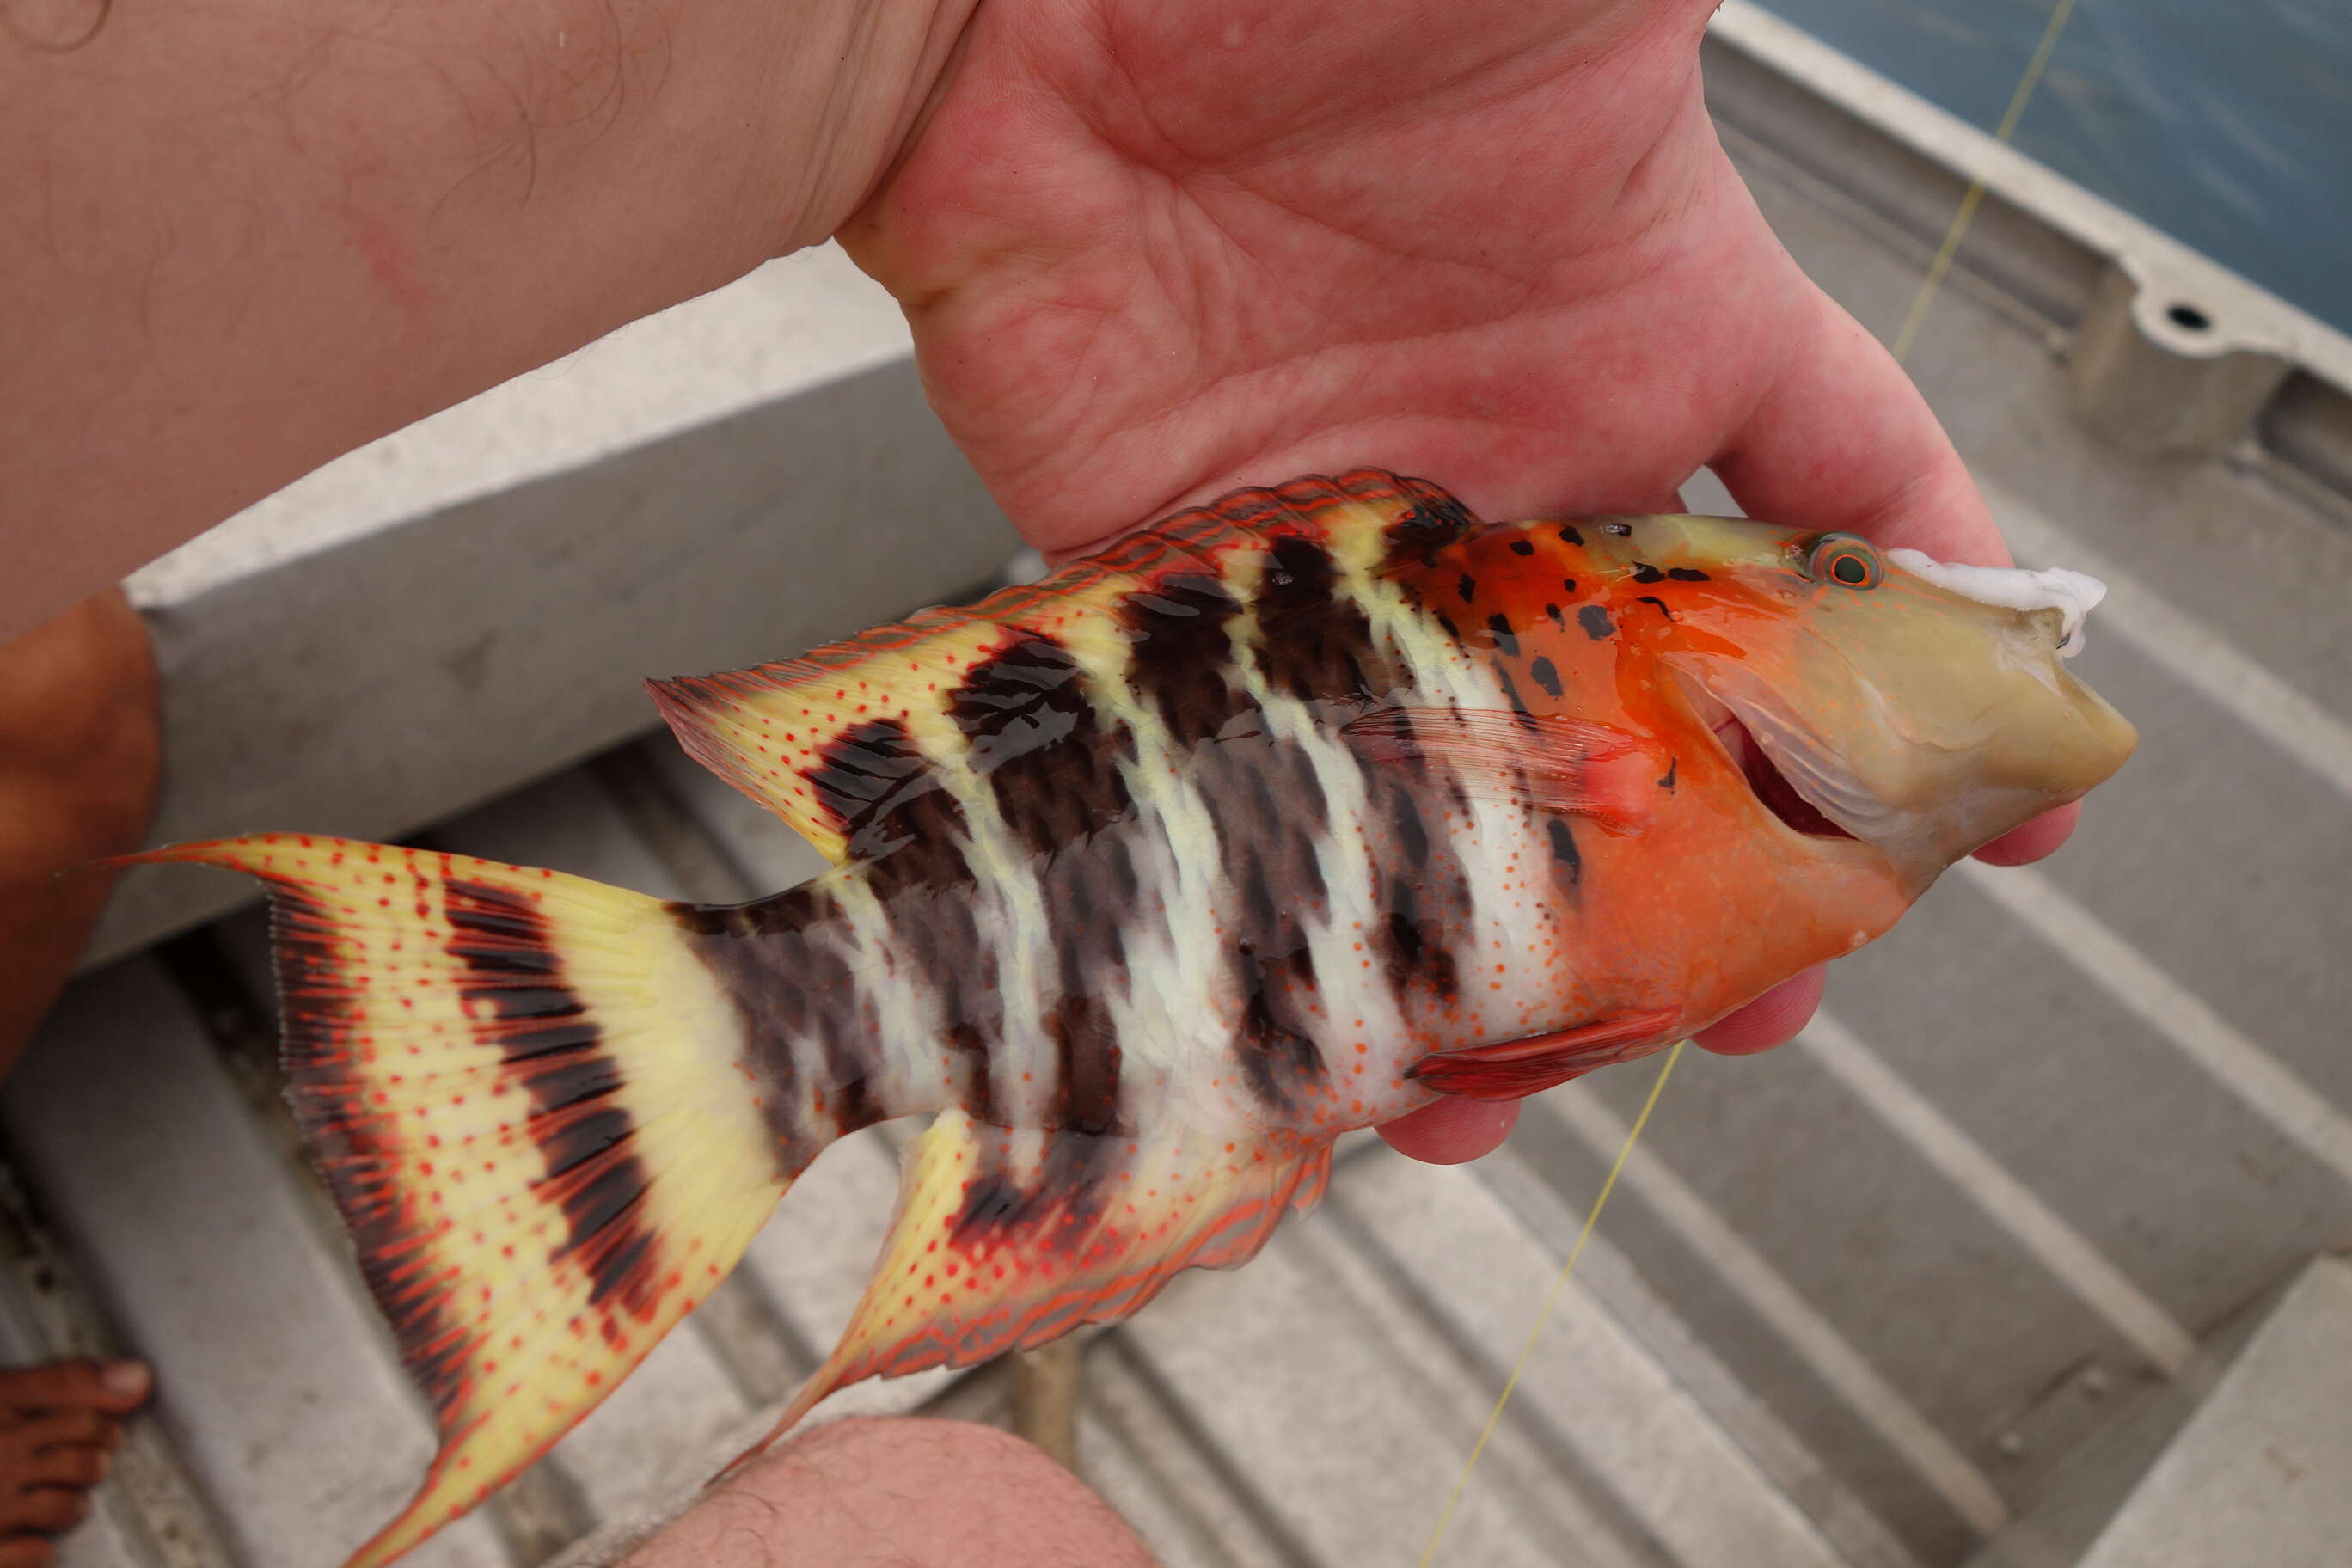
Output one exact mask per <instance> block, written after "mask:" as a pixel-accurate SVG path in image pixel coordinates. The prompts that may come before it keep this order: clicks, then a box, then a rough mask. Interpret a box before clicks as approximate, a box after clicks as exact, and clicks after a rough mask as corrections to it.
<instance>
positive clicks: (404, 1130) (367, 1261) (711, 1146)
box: [135, 834, 814, 1568]
mask: <svg viewBox="0 0 2352 1568" xmlns="http://www.w3.org/2000/svg"><path fill="white" fill-rule="evenodd" d="M135 858H137V859H142V860H185V861H197V862H202V863H205V864H208V865H215V866H225V867H229V868H234V869H236V870H240V871H247V872H250V873H252V874H253V875H255V876H257V877H259V878H262V879H265V880H266V881H267V882H268V884H269V889H270V901H271V907H272V912H273V915H274V917H275V921H274V924H275V931H276V937H277V953H278V986H279V991H280V994H281V998H282V1003H283V1012H284V1018H285V1033H286V1064H287V1070H288V1075H289V1080H290V1081H289V1089H288V1094H289V1099H290V1100H292V1102H293V1106H294V1110H295V1114H296V1115H297V1116H298V1117H299V1119H300V1121H301V1123H302V1126H303V1128H304V1130H305V1131H307V1132H308V1133H309V1134H310V1139H311V1141H312V1143H313V1146H314V1147H315V1148H316V1149H317V1151H318V1153H319V1157H320V1163H321V1165H322V1166H323V1168H324V1170H325V1173H326V1176H327V1180H328V1182H329V1184H331V1186H332V1188H333V1190H334V1194H335V1199H336V1202H337V1204H338V1205H340V1207H341V1210H342V1214H343V1218H344V1220H345V1222H346V1223H347V1224H349V1226H351V1230H352V1238H353V1240H354V1242H355V1243H356V1245H357V1247H358V1250H359V1257H360V1264H361V1268H362V1270H363V1271H364V1273H365V1274H366V1277H367V1282H368V1286H369V1289H371V1290H372V1291H373V1293H374V1295H375V1299H376V1301H377V1303H378V1304H379V1305H380V1306H381V1307H382V1308H383V1311H384V1314H385V1316H386V1317H387V1318H389V1319H390V1320H391V1322H392V1325H393V1330H394V1333H395V1335H396V1336H397V1338H398V1341H399V1345H400V1353H401V1357H402V1360H403V1361H404V1363H406V1365H407V1367H408V1371H409V1373H410V1374H411V1375H412V1376H413V1377H415V1380H416V1383H417V1385H418V1386H419V1387H420V1388H422V1389H423V1390H424V1392H425V1396H426V1398H428V1399H429V1400H430V1401H431V1402H432V1404H433V1407H434V1410H435V1413H436V1415H437V1417H438V1420H439V1424H440V1432H441V1451H440V1453H439V1454H438V1456H437V1457H436V1458H435V1459H434V1462H433V1468H432V1470H431V1471H430V1473H429V1474H428V1475H427V1476H426V1477H425V1483H424V1486H423V1487H422V1488H421V1489H419V1490H418V1492H417V1494H416V1497H415V1500H413V1501H412V1502H411V1503H410V1504H409V1505H408V1508H407V1510H405V1511H404V1512H403V1513H402V1514H401V1516H400V1517H399V1518H398V1519H396V1520H394V1521H393V1522H392V1523H390V1524H389V1525H387V1526H385V1527H384V1529H383V1531H380V1532H379V1533H378V1534H377V1535H376V1537H375V1538H374V1539H373V1540H372V1541H370V1542H368V1543H367V1544H366V1545H364V1546H362V1548H361V1549H360V1550H359V1552H358V1553H357V1554H356V1555H355V1556H354V1557H353V1558H352V1564H351V1568H373V1565H374V1564H379V1563H388V1562H390V1561H391V1560H392V1559H393V1558H394V1557H396V1556H398V1555H399V1554H400V1553H402V1552H405V1551H406V1550H408V1548H410V1547H412V1546H414V1545H415V1544H416V1543H417V1542H420V1541H422V1540H424V1539H425V1537H426V1536H427V1535H430V1534H431V1533H432V1532H433V1531H435V1530H437V1529H438V1528H440V1526H442V1525H443V1524H445V1523H446V1522H447V1521H449V1520H451V1519H452V1518H454V1517H456V1516H457V1515H458V1514H460V1513H462V1512H464V1511H465V1510H467V1509H470V1508H472V1507H473V1506H474V1505H475V1504H476V1503H478V1502H480V1501H481V1500H483V1499H484V1498H486V1497H488V1495H489V1493H490V1492H491V1491H492V1490H493V1489H496V1488H497V1487H498V1486H499V1485H500V1484H502V1483H503V1482H504V1481H506V1480H507V1479H509V1478H510V1477H511V1476H513V1475H514V1474H515V1473H516V1472H517V1471H518V1470H520V1469H521V1468H523V1467H524V1466H525V1465H528V1464H529V1463H530V1462H531V1461H532V1460H534V1459H536V1458H538V1457H539V1456H540V1455H541V1454H542V1453H544V1452H545V1451H546V1450H547V1448H548V1447H549V1446H550V1445H551V1444H552V1443H554V1441H555V1440H556V1439H557V1438H558V1437H560V1436H562V1435H563V1434H564V1433H565V1432H566V1431H568V1430H570V1428H571V1427H572V1425H573V1424H574V1423H576V1422H577V1421H579V1419H580V1418H581V1417H582V1416H583V1415H586V1414H587V1413H588V1412H589V1411H590V1410H591V1409H593V1408H594V1407H595V1405H596V1404H597V1402H598V1401H599V1400H601V1399H603V1398H604V1395H605V1394H609V1393H611V1392H612V1390H613V1387H614V1384H617V1383H619V1382H620V1380H621V1379H622V1378H623V1377H625V1376H626V1375H627V1374H628V1373H629V1372H630V1371H631V1370H632V1369H633V1368H635V1365H636V1364H637V1363H638V1362H640V1361H642V1360H643V1359H644V1358H645V1356H646V1352H648V1351H650V1350H652V1349H653V1347H654V1345H655V1344H656V1342H658V1341H659V1340H660V1339H661V1337H662V1335H663V1334H665V1333H667V1331H669V1329H670V1328H671V1327H672V1326H673V1325H674V1324H676V1323H677V1321H678V1320H679V1319H680V1318H682V1317H684V1316H685V1315H686V1313H687V1312H688V1310H691V1309H692V1308H693V1307H694V1306H695V1304H696V1303H698V1301H700V1300H702V1298H703V1297H704V1296H705V1295H706V1294H708V1293H709V1289H710V1288H711V1287H712V1286H714V1285H716V1284H717V1283H718V1282H719V1279H720V1278H721V1277H723V1276H724V1275H725V1274H726V1273H727V1271H728V1270H729V1269H730V1268H733V1267H734V1265H735V1262H736V1260H737V1259H738V1258H740V1257H741V1255H742V1252H743V1248H744V1247H745V1246H746V1245H747V1244H748V1243H749V1242H750V1241H751V1236H752V1234H753V1232H755V1231H756V1230H757V1229H758V1228H759V1226H760V1225H761V1222H762V1221H763V1220H764V1219H766V1217H767V1215H768V1213H769V1211H770V1210H771V1209H772V1208H773V1207H774V1205H775V1202H776V1200H777V1198H779V1197H780V1196H781V1195H782V1193H783V1190H784V1188H785V1186H786V1185H787V1184H788V1181H789V1175H788V1173H787V1170H786V1167H785V1164H784V1152H783V1151H782V1150H780V1149H779V1148H778V1147H777V1145H776V1141H775V1139H774V1137H773V1136H772V1133H771V1132H770V1131H769V1129H768V1126H767V1124H766V1121H765V1119H764V1117H763V1116H762V1114H761V1110H760V1109H759V1104H758V1101H757V1099H756V1097H755V1095H754V1092H753V1090H752V1089H751V1087H750V1086H749V1085H747V1083H746V1081H745V1076H744V1075H745V1070H746V1069H745V1064H744V1063H743V1062H742V1060H741V1056H740V1047H741V1042H742V1040H743V1036H744V1026H743V1023H742V1021H741V1019H740V1016H739V1015H738V1014H737V1012H736V1010H735V1008H734V1005H733V1004H732V1003H731V1002H730V1000H729V999H728V997H727V996H726V995H725V994H723V993H722V992H721V990H720V989H719V986H718V984H716V983H715V982H714V981H713V980H712V978H711V977H710V975H709V972H708V971H707V970H705V969H704V968H703V966H702V964H701V963H699V961H698V960H697V959H696V958H695V957H694V955H693V953H692V952H689V951H688V948H687V947H686V945H685V943H684V942H683V941H682V940H681V936H680V932H679V931H678V928H677V925H676V924H675V923H674V922H673V921H672V920H671V919H670V917H669V915H668V912H667V906H665V905H664V904H662V903H661V902H660V901H659V900H655V899H649V898H646V897H644V896H643V895H641V894H637V893H632V892H626V891H624V890H622V889H617V888H608V887H604V886H603V885H601V884H599V883H595V882H591V881H586V880H583V879H580V878H577V877H567V876H564V875H562V874H560V873H558V872H553V871H541V870H532V869H526V868H520V867H515V866H503V865H499V864H496V863H494V862H490V861H485V860H476V859H472V858H467V857H465V856H458V855H442V854H436V853H433V852H430V851H425V850H415V849H401V848H394V847H389V846H384V845H376V844H362V843H357V842H353V841H352V840H348V839H340V838H323V837H298V836H294V835H289V834H277V835H270V836H266V837H251V838H237V839H226V840H221V841H217V842H213V843H206V844H186V845H179V846H175V847H171V848H168V849H159V850H155V851H152V852H151V853H149V854H146V855H142V856H138V857H135ZM813 1153H814V1151H813V1150H811V1151H803V1152H800V1156H799V1159H798V1160H797V1161H796V1162H795V1163H794V1165H793V1168H795V1169H796V1168H798V1165H800V1164H804V1163H806V1161H807V1159H808V1157H809V1156H810V1155H811V1154H813Z"/></svg>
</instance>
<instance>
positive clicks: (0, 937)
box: [0, 589, 158, 1074]
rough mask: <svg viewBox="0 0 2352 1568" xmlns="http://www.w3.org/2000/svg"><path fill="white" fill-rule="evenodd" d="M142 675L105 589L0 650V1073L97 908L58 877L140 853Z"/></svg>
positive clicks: (152, 768)
mask: <svg viewBox="0 0 2352 1568" xmlns="http://www.w3.org/2000/svg"><path fill="white" fill-rule="evenodd" d="M157 750H158V748H157V741H156V718H155V666H154V661H153V659H152V658H151V657H150V656H149V654H148V651H147V630H146V627H145V626H143V625H142V624H141V622H140V619H139V615H138V612H137V611H135V610H133V609H132V608H131V605H130V604H129V602H128V601H126V600H125V599H124V598H123V596H122V595H121V592H120V591H118V590H115V589H109V590H108V591H107V592H105V593H103V594H100V595H94V596H92V597H90V598H89V599H85V600H83V601H82V602H81V603H80V604H79V605H75V606H74V607H73V608H72V609H70V610H68V611H67V612H66V613H65V614H63V615H61V616H58V617H56V618H55V619H54V620H51V621H49V622H47V624H46V625H43V626H36V627H34V628H33V629H32V630H31V631H29V632H26V634H25V635H24V636H22V637H17V638H16V639H15V640H13V641H11V642H8V643H5V644H0V955H5V963H0V1074H5V1072H6V1071H7V1070H8V1069H9V1068H13V1067H15V1066H16V1058H17V1057H18V1056H19V1055H20V1054H21V1053H22V1052H23V1051H24V1048H25V1042H26V1041H27V1040H29V1039H31V1038H32V1037H33V1026H35V1025H36V1024H37V1023H39V1022H40V1020H41V1016H42V1015H43V1014H45V1013H47V1011H48V1010H49V1004H50V1003H52V1002H54V1001H56V1000H57V996H58V991H59V990H60V989H62V988H63V987H64V985H65V983H66V976H67V975H68V974H69V973H72V971H73V965H74V960H75V959H77V958H79V956H80V955H81V950H82V945H83V944H84V943H85V942H88V941H89V932H90V928H91V927H92V926H94V925H96V924H97V923H98V915H99V910H100V909H102V908H104V906H105V903H106V890H107V888H108V885H109V882H110V879H108V878H106V877H103V876H98V875H92V874H89V873H84V874H82V875H79V876H75V877H64V878H60V877H59V876H58V872H60V871H63V870H65V869H66V868H68V867H72V866H78V865H80V864H81V863H82V862H84V861H86V860H94V859H97V858H100V857H101V856H106V855H119V854H121V853H122V852H123V851H125V850H128V849H135V848H137V847H139V838H140V835H142V833H144V832H145V831H146V830H147V819H148V817H149V816H151V815H152V813H153V811H154V809H155V782H156V773H157V762H156V758H157Z"/></svg>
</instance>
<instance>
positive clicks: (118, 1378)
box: [98, 1361, 149, 1399]
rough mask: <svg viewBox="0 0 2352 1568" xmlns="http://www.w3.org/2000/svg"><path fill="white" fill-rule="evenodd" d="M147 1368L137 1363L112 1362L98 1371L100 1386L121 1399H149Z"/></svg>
mask: <svg viewBox="0 0 2352 1568" xmlns="http://www.w3.org/2000/svg"><path fill="white" fill-rule="evenodd" d="M148 1381H149V1379H148V1374H147V1369H146V1367H144V1366H142V1364H140V1363H138V1362H135V1361H110V1362H108V1363H106V1364H105V1365H104V1366H102V1367H100V1368H99V1369H98V1385H99V1386H100V1388H103V1389H104V1390H106V1392H107V1393H109V1394H113V1395H114V1396H115V1397H117V1398H119V1399H144V1398H146V1397H147V1384H148Z"/></svg>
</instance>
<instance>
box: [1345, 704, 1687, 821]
mask: <svg viewBox="0 0 2352 1568" xmlns="http://www.w3.org/2000/svg"><path fill="white" fill-rule="evenodd" d="M1340 732H1341V733H1342V734H1344V735H1345V736H1346V737H1347V739H1348V742H1349V745H1350V746H1352V747H1353V748H1354V749H1355V751H1356V754H1357V755H1359V756H1360V757H1362V758H1363V759H1364V760H1365V761H1366V762H1370V763H1395V762H1406V761H1412V762H1418V763H1423V764H1424V765H1428V766H1433V767H1438V768H1442V769H1444V770H1445V772H1446V773H1449V774H1451V775H1452V776H1453V777H1454V778H1455V779H1456V780H1458V781H1460V783H1461V784H1462V786H1463V788H1464V789H1465V790H1467V791H1468V792H1469V793H1470V794H1471V795H1473V796H1475V797H1476V798H1479V799H1482V800H1499V801H1504V802H1507V803H1510V804H1513V805H1531V806H1535V807H1537V808H1538V809H1539V810H1544V811H1559V812H1570V813H1573V814H1575V815H1576V816H1583V817H1589V818H1591V820H1592V821H1594V822H1596V823H1598V824H1599V825H1600V826H1601V827H1603V828H1604V829H1606V830H1608V831H1610V832H1612V833H1629V832H1633V831H1634V830H1636V829H1638V828H1639V827H1640V826H1641V825H1642V822H1643V818H1644V817H1645V816H1648V814H1649V811H1650V808H1651V803H1652V801H1653V800H1654V797H1655V796H1656V795H1657V788H1656V785H1657V782H1658V778H1659V775H1660V774H1662V773H1664V772H1665V771H1666V767H1667V763H1666V762H1665V761H1664V758H1663V757H1662V756H1661V754H1660V753H1658V752H1657V751H1656V750H1655V748H1654V747H1653V746H1651V745H1650V744H1649V743H1648V742H1645V741H1643V739H1642V738H1641V737H1640V736H1638V735H1634V734H1631V733H1629V732H1627V731H1623V730H1619V729H1616V728H1614V727H1612V726H1611V725H1607V724H1596V723H1593V722H1592V721H1590V720H1585V719H1576V718H1570V717H1569V716H1567V715H1564V714H1549V715H1538V714H1530V713H1505V712H1496V711H1491V710H1474V709H1450V708H1382V709H1379V710H1375V711H1373V712H1370V713H1367V714H1365V715H1364V716H1363V717H1362V718H1360V719H1356V720H1352V721H1349V723H1348V724H1347V725H1345V726H1344V727H1343V728H1342V730H1341V731H1340Z"/></svg>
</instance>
